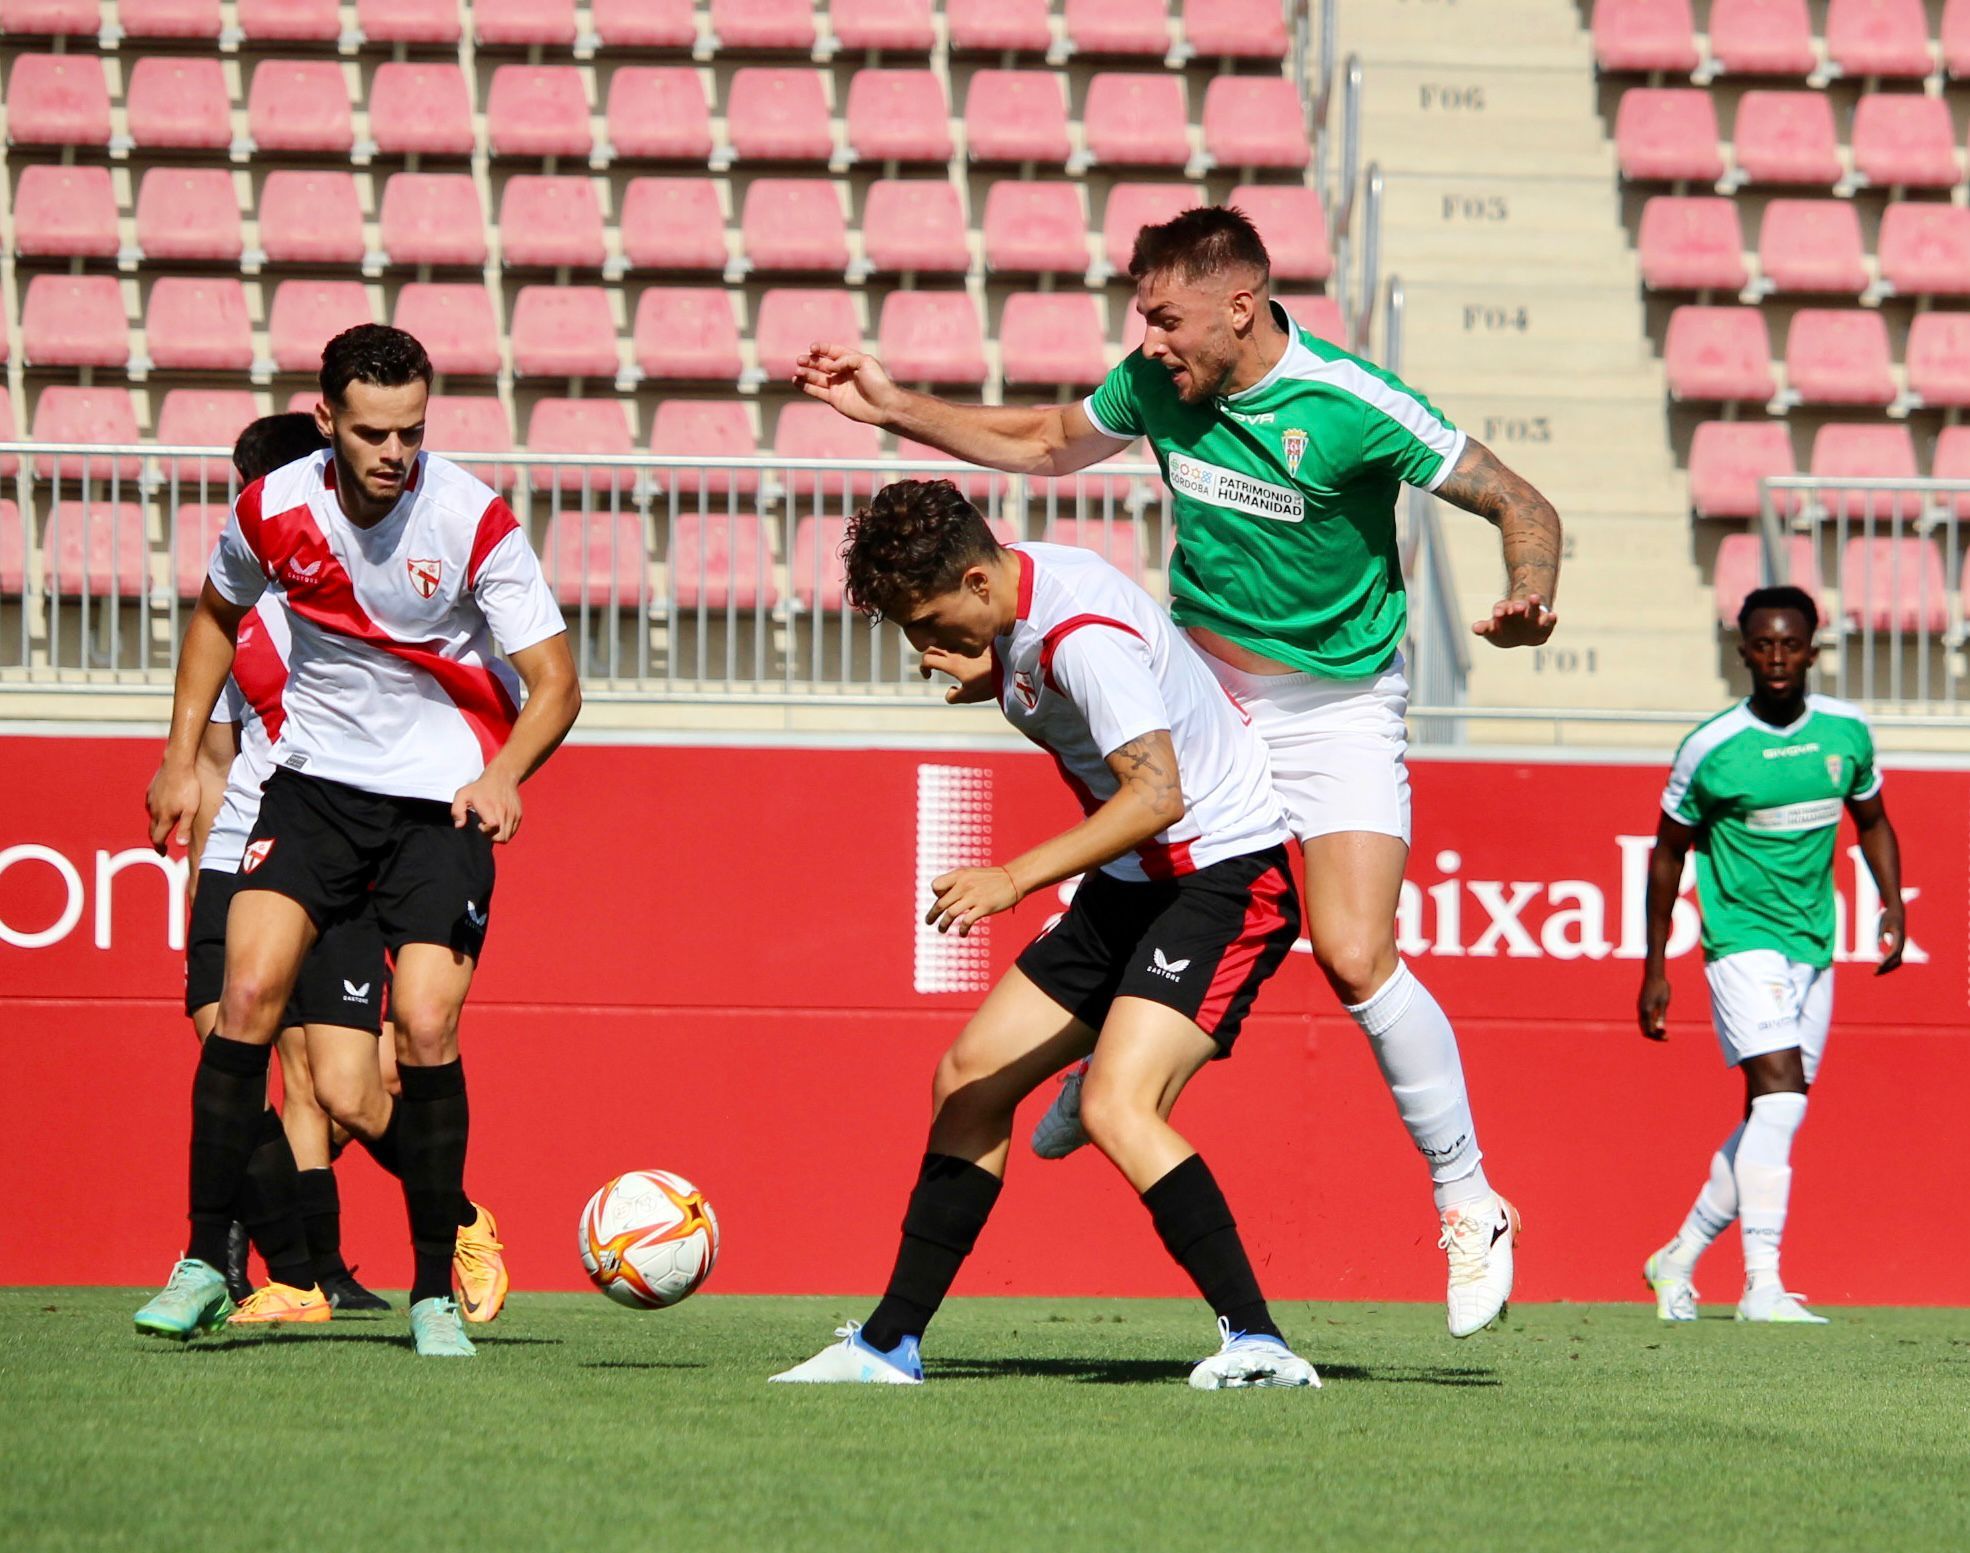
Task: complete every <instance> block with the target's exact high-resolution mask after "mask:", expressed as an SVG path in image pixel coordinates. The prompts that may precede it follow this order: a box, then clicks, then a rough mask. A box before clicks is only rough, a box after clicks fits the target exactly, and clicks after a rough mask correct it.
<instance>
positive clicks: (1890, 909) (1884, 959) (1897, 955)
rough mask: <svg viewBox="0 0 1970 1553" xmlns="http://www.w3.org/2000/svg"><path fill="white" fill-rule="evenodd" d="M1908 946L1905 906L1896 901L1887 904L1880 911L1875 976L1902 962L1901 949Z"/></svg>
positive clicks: (1896, 966) (1893, 968)
mask: <svg viewBox="0 0 1970 1553" xmlns="http://www.w3.org/2000/svg"><path fill="white" fill-rule="evenodd" d="M1907 947H1908V918H1907V915H1906V912H1905V908H1903V907H1902V906H1901V904H1900V903H1899V902H1898V903H1897V904H1895V905H1893V906H1887V907H1884V908H1883V909H1882V912H1881V963H1880V964H1879V965H1877V966H1875V968H1874V974H1875V975H1877V976H1886V975H1887V974H1888V973H1889V972H1890V971H1892V970H1895V969H1896V968H1898V967H1899V966H1900V965H1901V963H1902V951H1903V950H1904V949H1906V948H1907Z"/></svg>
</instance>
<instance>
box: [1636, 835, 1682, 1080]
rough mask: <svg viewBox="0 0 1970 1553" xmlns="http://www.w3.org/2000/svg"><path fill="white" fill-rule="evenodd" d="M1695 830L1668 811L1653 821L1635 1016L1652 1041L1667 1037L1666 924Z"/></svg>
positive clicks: (1673, 912) (1679, 890)
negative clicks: (1645, 927)
mask: <svg viewBox="0 0 1970 1553" xmlns="http://www.w3.org/2000/svg"><path fill="white" fill-rule="evenodd" d="M1695 836H1696V832H1695V831H1694V830H1692V829H1691V828H1690V827H1689V826H1687V825H1685V824H1684V823H1683V822H1682V821H1681V820H1677V819H1672V818H1670V817H1669V816H1668V815H1667V814H1664V815H1662V816H1660V817H1659V818H1658V819H1657V820H1656V823H1655V850H1654V851H1653V852H1651V853H1650V854H1649V888H1648V908H1647V923H1648V952H1647V954H1646V955H1645V956H1644V958H1643V960H1642V991H1641V995H1640V996H1639V997H1638V998H1636V1000H1635V1016H1636V1019H1637V1021H1638V1022H1639V1023H1640V1025H1641V1027H1642V1034H1643V1035H1645V1036H1647V1037H1648V1038H1649V1039H1650V1040H1651V1041H1666V1040H1668V1039H1669V928H1670V925H1671V923H1672V922H1673V921H1674V920H1675V915H1676V897H1677V896H1678V895H1679V894H1681V893H1682V887H1683V859H1684V858H1685V857H1686V856H1687V855H1688V854H1689V850H1690V842H1691V841H1692V840H1693V839H1694V838H1695Z"/></svg>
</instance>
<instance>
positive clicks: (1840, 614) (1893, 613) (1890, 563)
mask: <svg viewBox="0 0 1970 1553" xmlns="http://www.w3.org/2000/svg"><path fill="white" fill-rule="evenodd" d="M1786 545H1787V548H1786V558H1787V561H1788V563H1789V566H1790V570H1791V579H1790V580H1791V581H1792V582H1793V583H1794V584H1795V585H1796V586H1798V587H1801V588H1804V589H1805V590H1806V591H1807V592H1808V593H1810V594H1812V595H1813V598H1814V599H1815V601H1816V602H1817V603H1818V605H1819V610H1820V618H1821V619H1822V620H1840V621H1844V622H1845V623H1846V624H1847V625H1848V626H1850V627H1852V628H1854V629H1856V630H1861V631H1870V632H1876V633H1881V634H1885V635H1889V636H1955V635H1957V631H1956V630H1955V629H1953V628H1952V626H1951V623H1950V602H1951V601H1950V585H1949V582H1948V580H1947V576H1948V569H1947V567H1946V565H1945V562H1944V559H1943V552H1942V549H1941V547H1940V546H1938V545H1937V543H1936V541H1935V540H1933V539H1924V538H1921V537H1918V536H1915V535H1908V534H1897V535H1877V536H1873V537H1862V538H1857V539H1850V540H1848V541H1847V542H1846V544H1845V545H1843V546H1841V549H1840V571H1839V578H1840V607H1839V609H1838V610H1837V611H1834V610H1831V609H1829V608H1828V607H1827V598H1826V584H1825V580H1824V578H1823V576H1822V574H1821V570H1820V560H1819V548H1818V546H1817V545H1815V544H1814V543H1813V540H1812V538H1811V537H1810V536H1809V535H1806V534H1793V535H1789V536H1787V540H1786ZM1762 563H1763V551H1762V547H1761V545H1760V541H1759V539H1758V536H1757V535H1755V534H1731V535H1728V536H1727V537H1726V538H1725V539H1724V541H1723V543H1722V544H1720V545H1719V546H1718V547H1717V560H1716V565H1715V567H1714V569H1713V571H1712V574H1711V588H1712V593H1713V596H1714V598H1715V600H1716V605H1717V623H1718V624H1719V625H1721V626H1726V627H1735V626H1736V624H1737V612H1738V607H1739V606H1740V605H1741V604H1743V602H1744V596H1745V595H1746V594H1747V593H1749V592H1750V591H1751V590H1752V589H1753V588H1755V587H1758V586H1759V585H1760V583H1761V582H1762V580H1763V578H1762V572H1761V567H1762ZM1958 581H1959V584H1960V587H1961V590H1962V594H1963V597H1964V598H1965V599H1966V600H1970V558H1967V561H1966V564H1965V565H1964V566H1963V567H1962V569H1961V571H1960V573H1959V578H1958ZM1966 612H1970V608H1967V609H1966Z"/></svg>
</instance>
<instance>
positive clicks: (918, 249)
mask: <svg viewBox="0 0 1970 1553" xmlns="http://www.w3.org/2000/svg"><path fill="white" fill-rule="evenodd" d="M862 254H863V257H864V258H865V259H866V260H867V261H868V263H869V264H870V266H871V267H872V268H873V269H875V270H876V271H878V272H879V273H882V274H898V273H911V272H914V273H916V274H920V275H962V274H964V273H965V272H966V271H967V270H969V269H970V268H971V247H970V244H969V243H967V242H966V240H965V224H964V211H963V210H962V209H961V208H960V207H959V205H958V190H957V185H955V184H954V183H952V182H951V180H950V179H948V178H884V179H879V180H878V181H876V182H875V183H872V184H870V185H869V195H868V200H867V202H866V204H864V206H863V208H862Z"/></svg>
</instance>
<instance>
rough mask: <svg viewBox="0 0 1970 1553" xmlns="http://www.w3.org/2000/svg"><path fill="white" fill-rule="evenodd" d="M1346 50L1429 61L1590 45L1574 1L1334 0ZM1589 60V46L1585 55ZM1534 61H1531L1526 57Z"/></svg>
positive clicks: (1557, 49) (1393, 57)
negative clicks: (1484, 51)
mask: <svg viewBox="0 0 1970 1553" xmlns="http://www.w3.org/2000/svg"><path fill="white" fill-rule="evenodd" d="M1334 3H1335V4H1336V5H1337V7H1338V15H1337V19H1338V21H1339V24H1340V38H1341V46H1342V47H1343V49H1346V50H1349V51H1353V52H1358V53H1360V54H1361V55H1362V56H1363V57H1364V58H1367V57H1369V56H1371V55H1372V56H1373V57H1376V58H1381V59H1415V60H1423V61H1430V60H1436V59H1443V58H1446V57H1456V58H1462V57H1464V55H1465V53H1466V51H1468V50H1470V49H1472V48H1477V47H1489V48H1490V49H1491V50H1492V51H1493V52H1495V53H1497V54H1500V55H1507V53H1508V51H1509V50H1511V49H1518V50H1521V51H1530V50H1540V49H1550V50H1552V51H1554V52H1555V53H1558V52H1560V51H1562V50H1567V49H1571V48H1573V47H1574V46H1576V45H1579V46H1581V47H1587V45H1588V38H1587V34H1586V31H1585V29H1584V28H1583V27H1582V26H1581V17H1580V12H1579V11H1578V9H1577V8H1576V7H1575V6H1574V5H1573V4H1571V0H1334ZM1584 57H1585V59H1587V60H1588V61H1591V59H1592V53H1591V50H1589V52H1588V53H1587V54H1586V55H1585V56H1584ZM1526 62H1527V63H1530V62H1531V61H1530V60H1529V59H1528V60H1527V61H1526Z"/></svg>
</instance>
